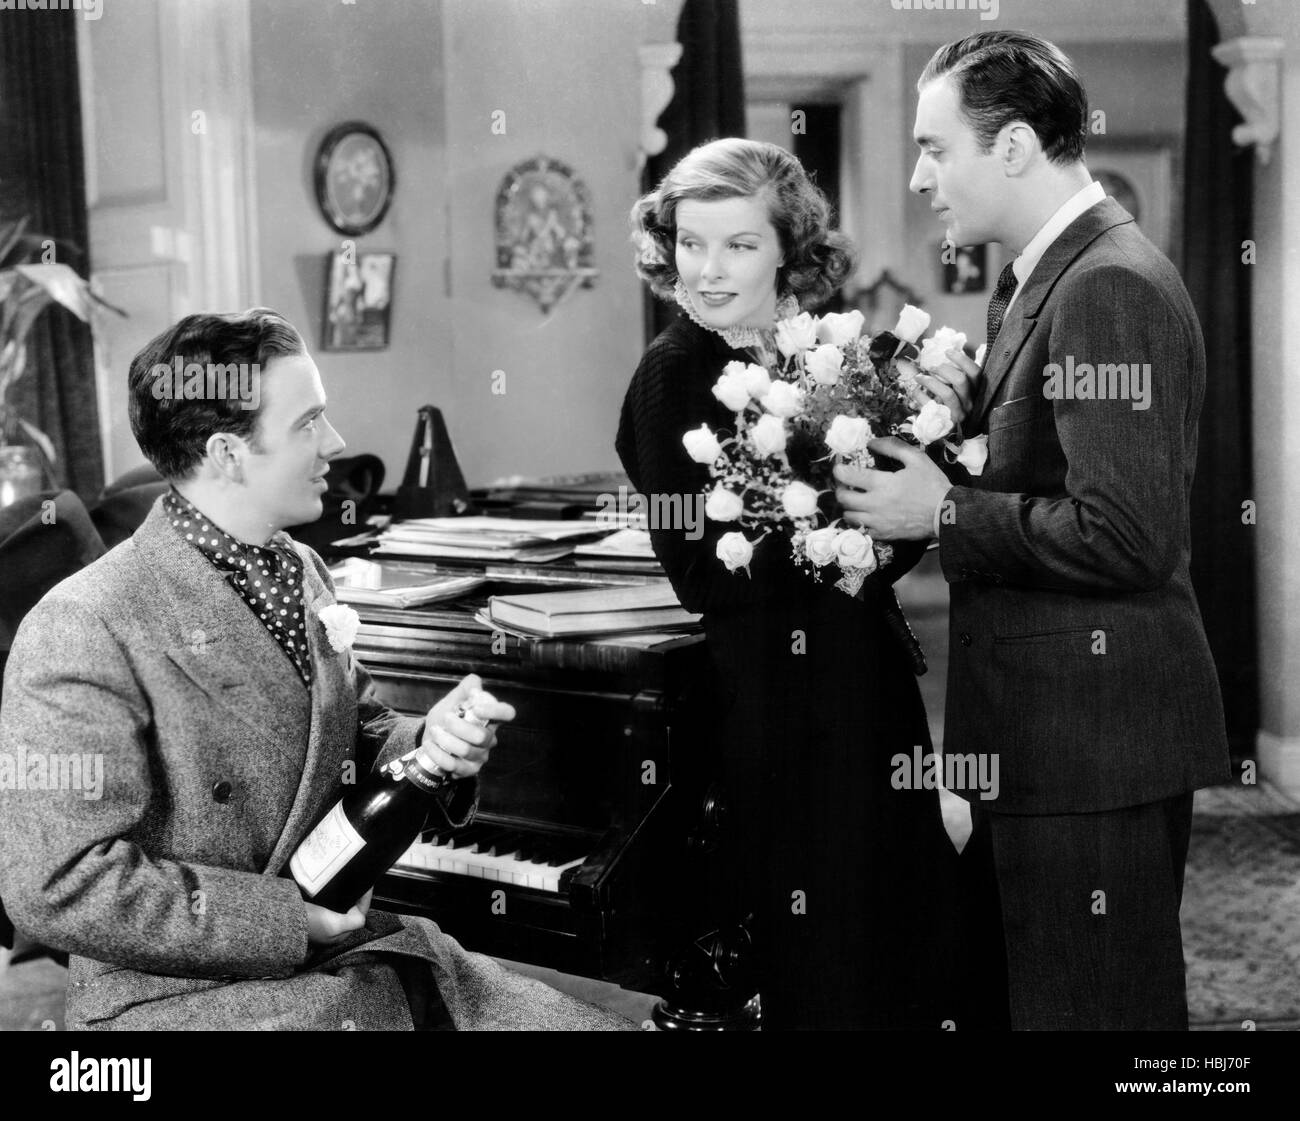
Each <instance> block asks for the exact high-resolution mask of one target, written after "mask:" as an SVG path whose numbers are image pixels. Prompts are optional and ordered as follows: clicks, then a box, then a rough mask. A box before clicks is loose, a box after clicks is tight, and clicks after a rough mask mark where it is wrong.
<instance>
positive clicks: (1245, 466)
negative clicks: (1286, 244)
mask: <svg viewBox="0 0 1300 1121" xmlns="http://www.w3.org/2000/svg"><path fill="white" fill-rule="evenodd" d="M1218 41H1219V32H1218V26H1217V24H1216V23H1215V19H1214V15H1213V13H1212V12H1211V11H1210V8H1209V5H1208V4H1207V3H1206V2H1205V0H1189V5H1188V50H1189V55H1188V70H1187V131H1186V165H1185V173H1184V176H1183V183H1184V188H1183V189H1184V198H1183V213H1184V216H1185V219H1184V229H1183V243H1184V260H1185V265H1184V273H1185V280H1186V283H1187V289H1188V291H1189V292H1190V293H1191V297H1192V302H1193V303H1194V304H1195V306H1196V313H1197V315H1198V317H1199V318H1200V321H1201V328H1202V331H1203V332H1204V335H1205V356H1206V370H1207V378H1206V390H1205V403H1204V405H1203V406H1202V408H1201V425H1200V454H1199V457H1198V459H1197V464H1196V482H1195V485H1194V487H1193V488H1192V582H1193V584H1194V586H1195V588H1196V595H1197V598H1198V599H1199V601H1200V605H1201V614H1202V616H1203V618H1204V620H1205V629H1206V633H1207V635H1208V637H1209V640H1210V649H1211V651H1212V652H1213V654H1214V661H1215V664H1216V665H1217V667H1218V671H1219V684H1220V686H1221V687H1222V690H1223V703H1224V710H1225V715H1226V718H1227V725H1228V738H1229V742H1230V744H1231V746H1232V750H1233V753H1234V754H1237V755H1250V754H1253V753H1254V740H1255V731H1256V729H1257V728H1258V726H1259V692H1258V665H1257V655H1256V626H1255V619H1256V615H1255V613H1256V593H1255V558H1254V536H1253V530H1252V529H1251V527H1250V526H1249V525H1244V524H1243V522H1242V503H1243V502H1244V501H1246V500H1247V499H1250V498H1251V497H1252V493H1253V492H1252V475H1251V454H1252V440H1251V426H1250V419H1251V412H1250V410H1251V402H1250V381H1251V377H1250V326H1251V323H1250V276H1251V269H1250V266H1249V265H1248V264H1245V263H1244V262H1243V259H1242V256H1243V248H1242V243H1243V242H1244V241H1248V240H1249V239H1251V238H1252V237H1253V234H1252V233H1251V198H1252V178H1253V176H1252V170H1253V167H1252V161H1253V160H1254V158H1255V157H1254V149H1253V148H1239V147H1238V146H1237V145H1236V144H1234V143H1233V140H1232V135H1231V134H1232V128H1233V126H1234V125H1235V124H1238V123H1239V122H1240V120H1241V118H1240V117H1239V116H1238V114H1237V112H1236V110H1235V109H1233V107H1232V105H1231V103H1230V102H1229V101H1228V98H1227V95H1226V94H1225V93H1224V92H1223V80H1224V74H1225V71H1224V69H1223V67H1222V66H1221V65H1219V63H1217V62H1215V61H1214V59H1213V58H1212V57H1211V55H1210V48H1211V47H1213V46H1214V45H1215V44H1216V43H1217V42H1218Z"/></svg>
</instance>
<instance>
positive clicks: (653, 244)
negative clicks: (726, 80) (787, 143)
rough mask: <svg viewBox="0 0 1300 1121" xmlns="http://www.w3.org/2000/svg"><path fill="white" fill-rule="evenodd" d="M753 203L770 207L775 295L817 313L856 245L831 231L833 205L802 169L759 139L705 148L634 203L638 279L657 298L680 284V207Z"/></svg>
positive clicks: (848, 267)
mask: <svg viewBox="0 0 1300 1121" xmlns="http://www.w3.org/2000/svg"><path fill="white" fill-rule="evenodd" d="M755 197H759V198H762V199H763V200H764V201H765V202H766V203H767V212H768V220H769V221H770V222H771V223H772V226H773V228H774V229H775V230H776V232H777V235H778V236H779V237H780V239H781V250H782V253H783V255H784V257H785V263H784V264H783V265H782V266H781V267H780V268H779V269H778V270H777V292H778V293H780V294H782V295H784V294H785V293H786V292H789V293H791V294H792V295H794V296H795V297H796V298H797V299H798V301H799V306H800V307H802V308H807V309H812V308H817V307H820V306H821V305H822V304H824V303H825V302H826V300H827V299H828V298H829V297H830V295H831V293H832V292H834V291H835V289H837V288H839V287H840V285H842V284H843V283H844V282H845V280H847V279H848V277H849V275H850V274H851V273H852V272H853V267H854V265H855V264H856V256H857V255H856V252H855V250H854V247H853V243H852V242H851V241H849V239H848V238H847V237H845V236H844V235H843V234H841V233H838V232H837V231H835V230H832V229H831V228H830V224H831V208H830V204H829V203H828V202H827V201H826V196H825V195H824V194H822V192H821V191H820V190H818V188H817V187H816V185H814V183H813V182H812V180H811V179H809V178H808V173H807V172H806V171H804V169H803V165H802V164H801V163H800V162H799V161H798V160H797V159H795V158H794V156H792V155H791V154H790V153H789V152H787V151H785V149H783V148H778V147H777V146H776V145H775V144H765V143H762V142H760V141H757V140H742V139H739V138H735V137H732V138H728V139H724V140H713V141H710V142H709V143H708V144H702V145H700V147H698V148H695V149H693V150H692V151H690V152H688V153H687V154H686V155H685V156H683V157H682V158H681V159H680V160H678V162H677V163H676V164H675V165H674V167H673V169H672V170H671V171H670V172H669V173H668V174H667V175H665V176H664V178H663V181H662V182H661V183H660V184H659V186H658V187H656V188H655V189H654V190H653V191H651V192H650V193H649V194H648V195H645V196H643V197H642V198H640V199H638V200H637V203H636V205H635V206H634V207H632V227H633V232H632V241H633V243H634V244H635V245H636V247H637V261H636V271H637V273H638V275H640V277H641V278H642V279H643V280H645V281H646V282H647V283H648V284H649V285H650V289H651V291H653V292H654V293H655V295H657V296H662V297H663V298H664V299H667V300H671V299H672V298H673V289H674V287H675V286H676V284H677V279H678V276H677V264H676V250H677V245H676V243H677V206H678V204H679V203H680V202H681V201H682V200H683V199H696V200H699V201H702V202H711V201H713V200H715V199H727V198H755Z"/></svg>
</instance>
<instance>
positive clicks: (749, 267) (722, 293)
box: [676, 197, 784, 330]
mask: <svg viewBox="0 0 1300 1121" xmlns="http://www.w3.org/2000/svg"><path fill="white" fill-rule="evenodd" d="M676 220H677V249H676V262H677V272H678V275H680V276H681V278H682V283H683V284H684V285H685V286H686V291H687V293H689V295H690V299H691V305H692V306H693V307H694V308H695V311H696V314H698V315H699V317H700V319H702V320H703V321H704V322H705V323H707V324H708V325H709V326H710V327H714V328H717V329H719V330H722V329H724V328H727V327H736V326H746V327H770V326H772V323H773V320H774V319H775V318H776V295H777V293H776V270H777V269H778V268H780V267H781V265H782V264H783V263H784V255H783V254H782V252H781V238H780V235H779V234H778V233H777V232H776V228H775V227H774V226H773V225H772V223H771V222H770V221H769V220H768V216H767V206H766V204H765V203H764V202H763V201H762V200H761V199H759V198H756V197H747V198H727V199H714V200H711V201H708V202H705V201H701V200H700V199H683V200H682V202H680V203H678V205H677V214H676Z"/></svg>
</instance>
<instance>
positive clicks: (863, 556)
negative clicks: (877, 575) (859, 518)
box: [835, 529, 876, 572]
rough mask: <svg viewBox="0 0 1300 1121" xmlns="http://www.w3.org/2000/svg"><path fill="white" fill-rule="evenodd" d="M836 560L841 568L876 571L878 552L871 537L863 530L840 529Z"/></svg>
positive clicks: (837, 535)
mask: <svg viewBox="0 0 1300 1121" xmlns="http://www.w3.org/2000/svg"><path fill="white" fill-rule="evenodd" d="M835 560H836V561H837V562H838V564H839V566H840V567H841V568H860V569H862V570H863V571H864V572H873V571H875V568H876V553H875V549H873V548H872V541H871V538H870V537H868V536H867V535H866V534H865V533H863V532H862V531H861V530H857V529H845V530H840V531H839V532H838V533H837V534H836V536H835Z"/></svg>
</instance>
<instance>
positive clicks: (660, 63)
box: [637, 43, 682, 167]
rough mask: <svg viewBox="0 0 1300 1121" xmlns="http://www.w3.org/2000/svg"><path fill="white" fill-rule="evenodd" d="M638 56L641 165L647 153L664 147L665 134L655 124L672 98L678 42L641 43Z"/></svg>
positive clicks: (653, 153) (641, 165)
mask: <svg viewBox="0 0 1300 1121" xmlns="http://www.w3.org/2000/svg"><path fill="white" fill-rule="evenodd" d="M637 57H638V58H639V59H640V60H641V144H640V153H641V154H640V159H639V161H638V164H639V166H640V167H645V162H646V160H647V159H649V158H650V157H651V156H657V155H658V154H659V153H660V152H662V151H663V150H664V149H665V148H666V147H668V134H667V133H666V132H664V130H663V129H661V128H660V127H659V114H660V113H662V112H663V111H664V110H665V109H666V108H668V103H669V102H670V101H672V99H673V90H674V89H675V85H674V82H673V67H675V66H676V65H677V63H678V62H680V61H681V57H682V45H681V43H643V44H642V45H641V46H639V47H638V48H637Z"/></svg>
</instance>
